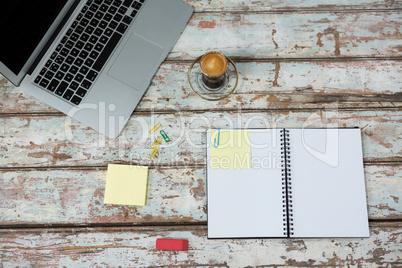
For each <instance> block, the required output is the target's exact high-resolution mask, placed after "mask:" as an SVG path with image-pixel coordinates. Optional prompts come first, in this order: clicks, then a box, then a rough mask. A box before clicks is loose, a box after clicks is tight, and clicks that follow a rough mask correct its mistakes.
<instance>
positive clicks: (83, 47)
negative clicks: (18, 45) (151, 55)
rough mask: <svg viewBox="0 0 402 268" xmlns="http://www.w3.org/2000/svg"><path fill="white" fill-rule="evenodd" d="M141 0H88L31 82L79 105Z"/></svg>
mask: <svg viewBox="0 0 402 268" xmlns="http://www.w3.org/2000/svg"><path fill="white" fill-rule="evenodd" d="M144 2H145V0H137V1H134V0H124V1H121V0H88V1H87V3H86V5H85V6H84V8H83V9H82V10H81V12H80V14H79V15H78V16H77V18H76V19H75V21H74V22H73V23H72V25H71V27H70V28H69V29H68V31H67V33H66V34H65V36H64V37H63V38H62V40H61V41H60V43H59V44H58V45H57V47H56V49H55V50H54V51H53V53H52V54H51V56H50V57H49V59H48V60H47V61H46V64H45V66H44V67H43V68H42V69H41V71H40V73H39V75H38V76H37V77H36V78H35V80H34V83H35V84H37V85H38V86H39V87H41V88H43V89H46V90H47V91H49V92H52V93H53V94H55V95H56V96H59V97H60V98H62V99H64V100H66V101H69V102H70V103H72V104H74V105H79V104H80V103H81V101H82V99H83V98H84V97H85V95H87V93H88V91H89V90H90V89H91V86H92V84H93V83H94V82H95V80H96V78H97V77H98V74H99V72H100V71H101V70H102V67H103V66H104V65H105V63H106V61H107V60H108V58H109V56H110V55H111V54H112V52H113V50H114V48H115V47H116V46H117V44H118V42H119V41H120V39H121V37H122V36H123V34H124V33H125V31H126V30H127V29H128V27H129V25H130V24H131V22H132V21H133V19H134V17H135V16H136V15H137V13H138V12H139V10H140V9H141V6H142V4H143V3H144Z"/></svg>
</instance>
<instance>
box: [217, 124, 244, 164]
mask: <svg viewBox="0 0 402 268" xmlns="http://www.w3.org/2000/svg"><path fill="white" fill-rule="evenodd" d="M218 132H219V131H218V130H212V131H211V141H210V143H211V159H210V161H211V162H210V163H211V168H213V169H248V168H251V145H250V131H249V130H220V133H219V145H218V148H215V147H214V142H215V139H216V141H217V140H218Z"/></svg>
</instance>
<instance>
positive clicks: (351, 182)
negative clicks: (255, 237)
mask: <svg viewBox="0 0 402 268" xmlns="http://www.w3.org/2000/svg"><path fill="white" fill-rule="evenodd" d="M289 134H290V137H289V140H290V157H291V158H290V160H291V172H290V173H291V184H292V204H293V224H294V225H293V227H294V230H293V233H294V235H292V236H291V237H368V236H369V227H368V220H367V205H366V193H365V186H364V174H363V156H362V142H361V134H360V129H289ZM338 148H339V150H338Z"/></svg>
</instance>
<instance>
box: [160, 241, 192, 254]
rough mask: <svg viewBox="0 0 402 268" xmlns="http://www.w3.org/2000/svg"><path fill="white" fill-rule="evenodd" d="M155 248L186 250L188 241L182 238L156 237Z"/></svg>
mask: <svg viewBox="0 0 402 268" xmlns="http://www.w3.org/2000/svg"><path fill="white" fill-rule="evenodd" d="M156 249H159V250H174V251H187V250H188V241H187V240H184V239H161V238H159V239H156Z"/></svg>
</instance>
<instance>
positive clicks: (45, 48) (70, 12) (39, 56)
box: [28, 0, 80, 75]
mask: <svg viewBox="0 0 402 268" xmlns="http://www.w3.org/2000/svg"><path fill="white" fill-rule="evenodd" d="M79 3H80V0H75V1H74V3H73V4H72V5H71V7H70V8H69V10H68V11H67V13H66V15H65V16H64V18H63V19H62V21H61V22H60V24H59V25H58V26H57V28H56V30H55V31H54V32H53V34H52V36H51V37H50V38H49V40H48V41H47V42H46V44H45V46H44V47H43V49H42V50H41V52H40V53H39V55H38V57H36V59H35V61H34V62H33V63H32V65H31V67H30V68H29V70H28V74H29V75H30V74H32V73H33V71H34V70H35V68H36V66H38V64H39V62H40V61H41V60H42V58H43V56H44V55H45V54H46V52H47V51H48V49H49V47H50V46H51V45H52V43H53V41H54V40H55V39H56V37H57V35H58V34H59V32H60V31H61V29H62V28H63V27H64V25H65V24H66V22H67V20H68V19H69V18H70V16H71V14H72V13H73V12H74V10H75V8H76V7H77V6H78V4H79Z"/></svg>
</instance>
